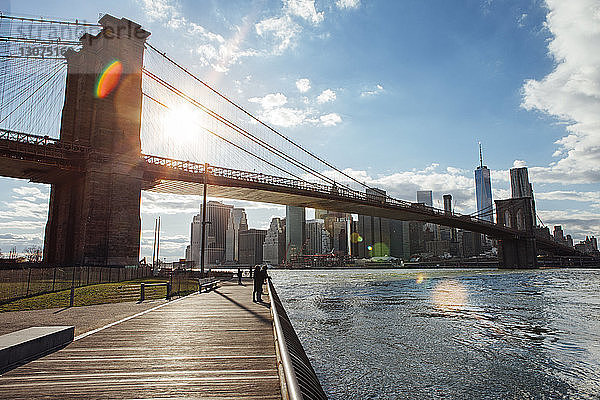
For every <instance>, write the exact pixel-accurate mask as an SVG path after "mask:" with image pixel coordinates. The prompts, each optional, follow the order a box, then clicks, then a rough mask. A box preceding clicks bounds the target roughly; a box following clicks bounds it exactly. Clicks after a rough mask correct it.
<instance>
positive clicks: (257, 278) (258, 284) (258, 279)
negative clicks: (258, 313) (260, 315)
mask: <svg viewBox="0 0 600 400" xmlns="http://www.w3.org/2000/svg"><path fill="white" fill-rule="evenodd" d="M262 282H263V280H262V272H261V270H260V265H257V266H256V267H254V290H253V291H252V301H253V302H255V303H262Z"/></svg>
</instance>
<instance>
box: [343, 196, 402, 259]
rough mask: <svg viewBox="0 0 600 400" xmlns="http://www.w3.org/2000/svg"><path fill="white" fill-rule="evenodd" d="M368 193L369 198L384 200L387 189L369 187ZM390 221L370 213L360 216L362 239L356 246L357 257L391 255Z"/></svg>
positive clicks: (358, 228) (358, 226)
mask: <svg viewBox="0 0 600 400" xmlns="http://www.w3.org/2000/svg"><path fill="white" fill-rule="evenodd" d="M366 193H367V197H368V198H370V199H374V200H379V201H384V200H385V198H386V195H387V194H386V192H385V190H381V189H376V188H373V189H371V188H367V190H366ZM390 221H391V220H390V219H387V218H381V217H371V216H370V215H359V216H358V224H357V227H356V228H357V233H358V235H359V237H360V238H361V240H360V241H359V242H358V243H357V246H356V247H357V249H356V250H357V254H356V255H357V257H359V258H370V257H382V256H389V255H390V246H391V243H390ZM334 240H335V238H334ZM334 247H335V245H334ZM346 249H347V248H346Z"/></svg>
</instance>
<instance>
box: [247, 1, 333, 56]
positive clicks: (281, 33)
mask: <svg viewBox="0 0 600 400" xmlns="http://www.w3.org/2000/svg"><path fill="white" fill-rule="evenodd" d="M298 17H299V18H300V19H302V20H304V21H307V22H309V23H311V24H312V25H314V26H316V25H318V24H320V23H321V22H322V21H323V19H324V13H323V12H322V11H321V12H317V9H316V8H315V2H314V0H283V8H282V10H281V15H279V16H276V17H271V18H266V19H264V20H262V21H259V22H258V23H257V24H255V25H254V28H255V30H256V33H257V34H258V35H259V36H262V37H266V38H271V39H272V43H271V46H272V49H271V51H270V53H271V54H282V53H283V52H284V51H285V50H286V49H288V48H290V47H293V46H294V45H295V39H296V37H297V36H298V35H299V34H300V33H301V32H302V29H303V28H302V26H301V25H300V24H298V23H297V22H296V21H295V20H298Z"/></svg>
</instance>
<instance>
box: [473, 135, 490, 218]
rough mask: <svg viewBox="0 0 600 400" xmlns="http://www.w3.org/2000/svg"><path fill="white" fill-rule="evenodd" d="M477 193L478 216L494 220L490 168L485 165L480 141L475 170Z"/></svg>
mask: <svg viewBox="0 0 600 400" xmlns="http://www.w3.org/2000/svg"><path fill="white" fill-rule="evenodd" d="M475 194H476V196H477V216H478V217H479V218H480V219H483V220H486V221H490V222H494V208H493V206H492V183H491V180H490V170H489V169H488V167H486V166H485V165H483V152H482V150H481V143H479V166H478V167H477V169H476V170H475Z"/></svg>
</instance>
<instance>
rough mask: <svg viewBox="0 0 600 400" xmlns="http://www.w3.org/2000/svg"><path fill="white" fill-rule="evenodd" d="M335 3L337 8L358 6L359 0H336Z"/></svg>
mask: <svg viewBox="0 0 600 400" xmlns="http://www.w3.org/2000/svg"><path fill="white" fill-rule="evenodd" d="M335 5H336V6H337V7H338V8H339V9H345V8H358V7H359V6H360V0H337V1H336V2H335Z"/></svg>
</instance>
